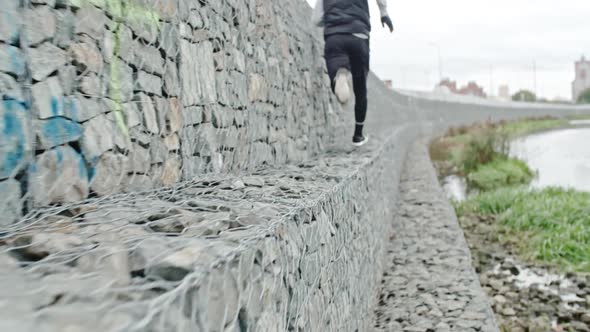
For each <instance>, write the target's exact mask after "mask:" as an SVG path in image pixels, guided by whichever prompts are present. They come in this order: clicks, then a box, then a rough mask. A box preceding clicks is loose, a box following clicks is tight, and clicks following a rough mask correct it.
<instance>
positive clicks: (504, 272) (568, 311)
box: [459, 215, 590, 332]
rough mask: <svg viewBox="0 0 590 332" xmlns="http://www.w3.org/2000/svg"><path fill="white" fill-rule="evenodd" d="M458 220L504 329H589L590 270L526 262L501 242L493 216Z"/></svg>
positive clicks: (468, 217) (482, 282)
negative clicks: (567, 270) (565, 269)
mask: <svg viewBox="0 0 590 332" xmlns="http://www.w3.org/2000/svg"><path fill="white" fill-rule="evenodd" d="M459 221H460V224H461V227H462V228H463V230H464V233H465V237H466V239H467V242H468V244H469V247H470V249H471V253H472V260H473V265H474V267H475V269H476V271H477V273H478V274H479V278H480V282H481V284H482V287H483V288H484V290H485V292H486V293H487V295H488V297H489V298H490V303H491V305H492V308H493V310H494V312H495V314H496V319H497V321H498V325H500V328H501V330H502V331H513V332H519V331H523V332H525V331H535V332H537V331H538V332H541V331H576V332H578V331H579V332H584V331H590V275H584V274H582V273H568V274H565V275H564V274H562V273H559V272H558V271H555V270H554V269H552V268H550V267H548V266H541V265H539V264H531V263H527V262H524V261H523V260H522V259H519V258H518V256H517V255H516V253H515V252H514V251H513V250H511V245H510V243H501V241H500V239H499V237H498V233H497V230H496V229H495V227H494V225H493V223H494V220H493V218H482V217H479V216H474V215H470V216H464V217H461V218H460V220H459Z"/></svg>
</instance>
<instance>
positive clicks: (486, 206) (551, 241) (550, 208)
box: [456, 187, 590, 272]
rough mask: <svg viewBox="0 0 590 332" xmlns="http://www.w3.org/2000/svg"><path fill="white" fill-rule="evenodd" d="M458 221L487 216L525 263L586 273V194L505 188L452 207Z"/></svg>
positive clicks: (589, 259)
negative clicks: (493, 220) (454, 209)
mask: <svg viewBox="0 0 590 332" xmlns="http://www.w3.org/2000/svg"><path fill="white" fill-rule="evenodd" d="M456 211H457V215H458V216H459V217H469V216H472V217H474V216H487V217H490V216H491V217H493V218H495V220H496V223H495V226H496V227H497V230H498V234H500V235H503V237H504V240H503V241H504V242H507V243H510V244H511V245H513V246H515V247H516V249H517V251H518V252H519V253H520V254H521V256H523V257H524V258H525V259H529V260H532V261H538V262H543V263H545V264H549V265H553V266H556V267H559V268H560V269H563V270H566V271H578V272H590V193H585V192H577V191H573V190H566V189H561V188H548V189H544V190H532V191H531V190H529V189H527V188H525V187H506V188H501V189H497V190H494V191H490V192H484V193H481V194H479V195H476V196H472V197H470V198H468V199H467V200H466V201H465V202H462V203H456Z"/></svg>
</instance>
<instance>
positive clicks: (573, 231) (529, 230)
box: [430, 118, 590, 272]
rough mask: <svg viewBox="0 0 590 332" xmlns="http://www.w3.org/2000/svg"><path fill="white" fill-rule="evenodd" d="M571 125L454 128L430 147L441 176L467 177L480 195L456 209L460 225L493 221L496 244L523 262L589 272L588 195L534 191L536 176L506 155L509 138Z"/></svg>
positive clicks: (545, 122)
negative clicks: (465, 221) (532, 188)
mask: <svg viewBox="0 0 590 332" xmlns="http://www.w3.org/2000/svg"><path fill="white" fill-rule="evenodd" d="M567 125H568V120H560V119H553V118H540V119H528V120H524V121H516V122H501V123H496V124H493V123H484V124H478V125H474V126H470V127H458V128H452V129H450V130H449V131H448V132H447V135H445V136H444V137H441V138H438V139H436V140H434V141H433V142H432V144H431V145H430V154H431V158H432V160H433V161H434V162H435V165H436V166H437V168H438V170H439V174H440V175H441V176H447V175H450V174H457V175H460V176H463V177H465V178H466V179H467V183H468V185H469V187H470V189H472V190H473V189H476V190H477V192H478V193H477V194H476V195H472V196H470V197H469V198H468V199H467V200H466V201H465V202H461V203H455V208H456V211H457V215H458V216H459V217H460V218H462V219H461V220H472V221H476V222H489V221H490V220H492V226H491V227H492V229H493V230H494V234H495V235H494V238H497V240H498V241H500V243H502V244H503V245H505V246H507V247H510V248H513V249H514V250H515V251H516V252H517V253H518V254H520V255H521V256H522V257H523V258H524V259H525V260H529V261H532V262H540V263H542V264H544V265H550V266H555V267H557V268H559V269H561V270H566V271H579V272H590V193H581V192H576V191H572V190H565V189H559V188H548V189H543V190H530V189H528V186H527V184H528V183H530V181H531V180H532V179H533V177H534V173H533V172H532V171H531V170H530V168H529V167H528V166H527V165H526V164H525V163H524V162H523V161H520V160H517V159H514V158H510V157H509V155H508V146H507V142H508V140H509V139H510V138H513V137H518V136H522V135H526V134H530V133H534V132H538V131H544V130H549V129H553V128H559V127H566V126H567ZM465 218H468V219H465Z"/></svg>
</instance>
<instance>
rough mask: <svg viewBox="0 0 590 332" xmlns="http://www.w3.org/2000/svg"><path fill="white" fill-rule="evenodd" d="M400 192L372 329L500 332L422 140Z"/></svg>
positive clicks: (408, 162) (412, 149)
mask: <svg viewBox="0 0 590 332" xmlns="http://www.w3.org/2000/svg"><path fill="white" fill-rule="evenodd" d="M399 192H400V194H399V195H400V197H399V202H398V205H397V215H396V217H395V218H394V219H393V220H392V224H393V226H394V229H395V232H394V233H393V235H392V237H391V239H390V241H388V243H387V251H386V253H385V255H384V260H385V264H386V265H385V266H386V268H385V272H384V274H383V279H382V281H381V283H380V288H381V291H380V296H379V299H378V303H376V306H375V314H376V318H375V330H378V331H404V332H406V331H408V332H410V331H413V332H427V331H437V332H445V331H448V332H450V331H484V332H488V331H489V332H495V331H498V327H497V325H496V322H495V317H494V314H493V312H492V310H491V307H490V304H489V301H488V298H487V296H486V294H485V292H484V291H483V289H482V287H481V285H480V283H479V278H478V276H477V274H476V273H475V270H474V268H473V266H472V260H471V255H470V252H469V248H468V246H467V243H466V241H465V238H464V236H463V231H462V230H461V227H460V226H459V224H458V222H457V218H456V216H455V211H454V209H453V207H452V206H451V204H450V203H449V201H448V200H447V199H446V197H445V195H444V193H443V191H442V189H441V187H440V184H439V183H438V179H437V177H436V174H435V171H434V168H433V166H432V163H431V161H430V158H429V156H428V151H427V149H426V146H425V144H424V143H422V142H416V143H415V144H413V146H412V147H410V152H409V154H408V158H407V160H406V165H405V167H404V171H403V172H402V178H401V183H400V188H399Z"/></svg>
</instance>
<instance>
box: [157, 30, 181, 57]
mask: <svg viewBox="0 0 590 332" xmlns="http://www.w3.org/2000/svg"><path fill="white" fill-rule="evenodd" d="M179 42H180V34H179V31H178V26H177V25H176V24H172V23H167V22H164V23H163V24H162V25H161V28H160V43H161V44H160V46H161V48H162V50H163V51H164V53H166V56H167V57H170V58H176V56H177V55H178V43H179Z"/></svg>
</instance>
